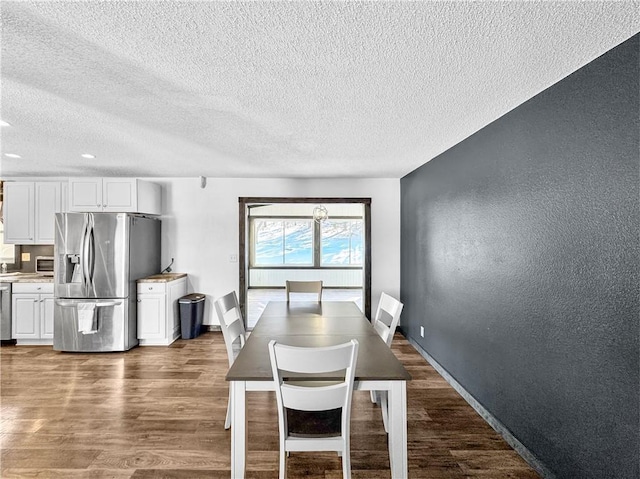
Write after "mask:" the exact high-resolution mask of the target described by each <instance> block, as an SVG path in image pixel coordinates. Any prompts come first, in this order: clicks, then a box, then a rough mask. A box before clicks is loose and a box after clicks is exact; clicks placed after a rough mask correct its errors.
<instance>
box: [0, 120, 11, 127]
mask: <svg viewBox="0 0 640 479" xmlns="http://www.w3.org/2000/svg"><path fill="white" fill-rule="evenodd" d="M0 126H11V123H9V122H8V121H4V120H0Z"/></svg>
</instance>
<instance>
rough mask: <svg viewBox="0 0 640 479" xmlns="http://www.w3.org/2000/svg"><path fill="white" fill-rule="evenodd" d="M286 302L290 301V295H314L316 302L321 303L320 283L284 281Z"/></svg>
mask: <svg viewBox="0 0 640 479" xmlns="http://www.w3.org/2000/svg"><path fill="white" fill-rule="evenodd" d="M286 290H287V302H289V301H290V300H291V297H290V294H291V293H314V294H316V295H317V296H318V299H317V301H318V302H320V301H322V281H289V280H287V281H286Z"/></svg>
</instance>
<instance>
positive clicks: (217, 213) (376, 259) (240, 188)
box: [147, 178, 400, 325]
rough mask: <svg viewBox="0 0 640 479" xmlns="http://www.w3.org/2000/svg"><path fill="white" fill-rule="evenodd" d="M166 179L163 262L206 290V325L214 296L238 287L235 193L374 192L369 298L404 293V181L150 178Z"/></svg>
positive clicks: (211, 321) (349, 194) (192, 289)
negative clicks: (204, 182) (202, 184)
mask: <svg viewBox="0 0 640 479" xmlns="http://www.w3.org/2000/svg"><path fill="white" fill-rule="evenodd" d="M147 179H148V180H150V181H153V182H155V183H159V184H161V185H162V202H163V204H162V211H163V215H162V265H163V267H165V266H166V265H168V264H169V262H170V261H171V258H175V263H174V265H173V268H172V269H173V271H174V272H184V273H188V274H189V292H198V293H204V294H206V295H207V303H206V304H207V306H206V308H205V324H214V325H215V324H218V319H217V318H216V317H215V312H214V311H213V309H212V303H211V301H212V300H213V299H215V298H217V297H219V296H222V295H223V294H225V293H228V292H229V291H231V290H236V291H237V290H238V281H239V280H238V263H237V262H236V263H232V262H230V259H229V256H230V255H232V254H235V255H237V254H238V234H239V229H238V197H241V196H253V197H260V196H262V197H340V198H347V197H354V198H371V243H372V244H371V263H372V264H371V275H372V277H371V287H372V291H371V304H372V309H374V310H375V307H376V306H377V304H378V300H379V298H380V293H381V292H382V291H385V292H387V293H389V294H391V295H393V296H396V297H399V296H400V180H399V179H313V180H309V179H236V178H231V179H230V178H224V179H218V178H209V179H208V180H207V186H206V188H204V189H202V188H200V180H199V178H177V179H169V178H162V179H159V178H147Z"/></svg>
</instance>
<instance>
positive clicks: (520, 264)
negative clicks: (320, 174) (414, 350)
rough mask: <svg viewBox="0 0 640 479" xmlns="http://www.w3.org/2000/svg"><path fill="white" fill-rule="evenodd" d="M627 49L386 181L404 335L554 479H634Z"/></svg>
mask: <svg viewBox="0 0 640 479" xmlns="http://www.w3.org/2000/svg"><path fill="white" fill-rule="evenodd" d="M639 38H640V37H639V36H638V35H636V36H634V37H632V38H631V39H629V40H628V41H626V42H624V43H623V44H621V45H619V46H618V47H616V48H614V49H612V50H611V51H609V52H607V53H606V54H604V55H603V56H601V57H599V58H597V59H596V60H594V61H593V62H591V63H589V64H588V65H586V66H585V67H583V68H581V69H580V70H578V71H576V72H575V73H573V74H572V75H570V76H568V77H567V78H565V79H563V80H562V81H560V82H558V83H557V84H555V85H553V86H552V87H550V88H548V89H547V90H545V91H543V92H542V93H540V94H539V95H537V96H535V97H534V98H532V99H531V100H529V101H527V102H526V103H524V104H522V105H520V106H519V107H518V108H516V109H514V110H513V111H511V112H509V113H508V114H506V115H505V116H503V117H501V118H500V119H498V120H497V121H495V122H493V123H492V124H490V125H488V126H487V127H485V128H483V129H482V130H480V131H479V132H477V133H476V134H474V135H472V136H471V137H469V138H467V139H466V140H464V141H463V142H461V143H459V144H458V145H456V146H455V147H453V148H451V149H450V150H448V151H446V152H445V153H443V154H442V155H440V156H438V157H437V158H435V159H433V160H432V161H430V162H428V163H426V164H425V165H423V166H422V167H420V168H418V169H417V170H415V171H413V172H412V173H410V174H409V175H407V176H406V177H404V178H403V179H402V180H401V198H402V199H401V205H402V229H401V235H402V239H401V247H402V274H401V291H402V295H401V296H402V301H403V302H404V303H405V309H404V311H403V314H402V329H403V332H404V333H405V334H406V335H407V336H409V337H410V338H411V339H412V340H413V341H415V342H416V343H418V344H419V345H420V346H421V347H422V348H423V349H424V350H425V351H426V352H427V353H429V355H431V356H432V357H433V358H435V360H436V361H438V362H439V363H440V364H441V365H442V366H443V367H444V368H445V369H446V370H447V371H448V372H449V373H450V374H451V376H453V377H454V378H455V379H456V380H457V381H458V382H459V383H460V384H461V385H462V386H463V387H464V388H465V389H466V390H467V391H468V392H469V393H470V394H471V395H472V396H473V397H474V398H476V399H477V400H478V401H479V402H480V403H481V404H482V405H483V406H484V407H485V408H486V409H487V410H488V411H489V412H490V413H491V414H493V415H494V416H495V417H496V418H497V419H498V420H499V421H500V422H501V423H502V424H503V425H504V426H505V427H506V428H507V429H508V430H509V431H510V432H511V433H512V434H513V436H515V437H516V438H517V439H518V440H519V441H521V442H522V443H523V444H524V445H525V446H526V448H527V449H528V450H529V451H530V452H532V453H533V454H534V455H535V456H536V457H537V459H538V460H539V461H540V462H541V463H542V464H543V465H544V466H545V467H546V468H548V469H549V470H550V471H552V472H553V474H555V475H557V477H561V478H594V479H595V478H597V479H604V478H637V477H640V470H639V465H638V454H639V451H640V442H639V428H640V423H639V410H640V402H639V390H640V370H639V362H640V356H639V350H640V344H639V330H640V323H639V318H640V300H639V291H640V289H639V285H640V274H639V269H640V264H639V243H640V241H639V231H640V224H639V220H638V214H639V212H640V208H639V203H640V197H639V183H640V175H639V173H640V166H639V164H640V160H639V155H640V153H639V151H640V150H639V147H640V145H639V142H640V140H639V136H640V133H639V131H640V121H639V111H640V100H639V94H638V91H639V79H640V69H639V61H640V58H639V53H638V52H639V48H640V42H639ZM420 326H424V328H425V337H424V338H422V337H420V333H419V328H420Z"/></svg>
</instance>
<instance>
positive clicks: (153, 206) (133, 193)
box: [69, 178, 162, 215]
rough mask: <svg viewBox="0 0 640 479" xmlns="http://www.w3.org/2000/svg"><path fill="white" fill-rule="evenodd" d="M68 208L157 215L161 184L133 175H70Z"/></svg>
mask: <svg viewBox="0 0 640 479" xmlns="http://www.w3.org/2000/svg"><path fill="white" fill-rule="evenodd" d="M69 211H80V212H82V211H103V212H114V213H145V214H149V215H159V214H161V212H162V210H161V203H160V185H157V184H155V183H150V182H148V181H144V180H138V179H135V178H70V179H69Z"/></svg>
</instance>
